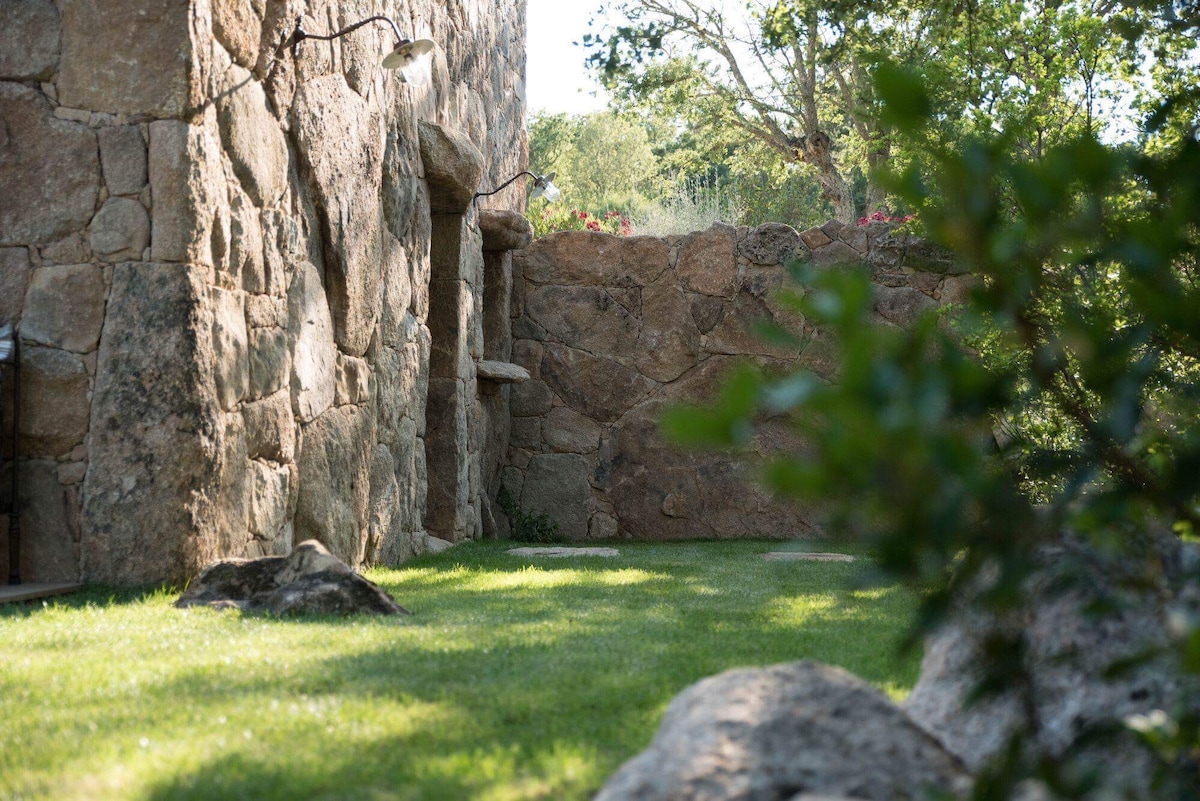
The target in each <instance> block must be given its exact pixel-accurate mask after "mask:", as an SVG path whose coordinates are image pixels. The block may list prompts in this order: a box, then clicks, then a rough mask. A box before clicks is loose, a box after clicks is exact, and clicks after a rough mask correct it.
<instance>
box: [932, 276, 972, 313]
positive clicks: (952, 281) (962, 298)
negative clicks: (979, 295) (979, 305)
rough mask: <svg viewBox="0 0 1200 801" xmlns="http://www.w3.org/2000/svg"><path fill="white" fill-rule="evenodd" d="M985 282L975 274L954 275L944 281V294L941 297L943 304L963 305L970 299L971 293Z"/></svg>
mask: <svg viewBox="0 0 1200 801" xmlns="http://www.w3.org/2000/svg"><path fill="white" fill-rule="evenodd" d="M982 286H983V282H982V281H981V280H979V277H978V276H974V275H952V276H949V277H947V278H946V280H945V281H943V282H942V295H941V297H940V298H939V300H940V301H941V303H942V304H943V305H945V304H951V305H956V306H958V305H962V304H964V303H966V302H967V301H968V300H970V297H971V293H972V292H974V291H975V290H977V289H979V288H981V287H982Z"/></svg>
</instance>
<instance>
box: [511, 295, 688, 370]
mask: <svg viewBox="0 0 1200 801" xmlns="http://www.w3.org/2000/svg"><path fill="white" fill-rule="evenodd" d="M525 303H526V310H527V313H528V314H529V316H530V317H531V318H532V319H533V320H534V321H535V322H536V323H537V324H538V325H540V326H541V327H542V328H543V329H544V330H545V331H546V335H547V337H548V338H550V339H553V340H557V341H558V342H561V343H563V344H564V345H569V346H570V347H572V348H578V349H580V350H585V351H587V352H588V353H590V354H592V355H595V356H602V357H605V358H609V359H616V360H621V361H632V360H634V359H636V358H638V356H639V355H640V354H641V353H642V351H641V349H640V347H639V345H638V334H639V333H640V332H641V329H642V326H641V323H640V321H639V320H638V318H636V317H634V316H633V315H632V314H630V313H629V311H628V310H627V309H626V308H625V307H624V306H622V305H621V304H620V303H618V302H617V300H616V299H615V298H613V297H612V295H611V294H609V292H608V291H607V290H606V289H605V288H604V287H596V286H556V285H554V284H547V285H546V286H531V287H529V289H528V293H527V295H526V300H525ZM672 325H674V322H673V323H672Z"/></svg>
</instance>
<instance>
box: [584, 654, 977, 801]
mask: <svg viewBox="0 0 1200 801" xmlns="http://www.w3.org/2000/svg"><path fill="white" fill-rule="evenodd" d="M969 783H970V778H969V776H968V774H967V772H966V770H965V769H964V767H963V765H962V763H961V762H959V760H958V759H957V758H956V757H954V756H953V755H952V754H950V753H949V752H948V751H947V750H945V749H944V748H943V747H942V746H941V745H940V744H939V743H938V742H937V741H936V740H935V739H933V738H932V737H930V736H929V735H928V734H926V733H925V732H923V731H922V730H921V729H920V728H918V727H917V726H916V725H915V724H914V723H913V722H912V721H911V720H909V719H908V717H907V716H906V715H905V714H904V712H903V711H902V710H900V709H899V708H898V707H897V706H896V705H895V704H893V703H892V702H891V701H890V700H889V699H888V698H887V696H885V695H884V694H883V693H881V692H880V691H878V690H876V689H875V688H874V687H872V686H871V685H869V684H868V683H867V682H865V681H863V680H862V679H859V678H857V677H855V676H853V675H851V674H849V673H847V672H846V671H844V670H841V669H840V668H835V667H830V666H828V665H821V664H818V663H816V662H808V661H804V662H793V663H790V664H785V665H775V666H773V667H769V668H764V669H750V670H731V671H728V672H726V673H722V674H720V675H718V676H712V677H710V678H707V679H704V680H703V681H700V682H698V683H697V684H693V685H692V686H691V687H689V688H687V689H686V690H684V691H683V692H682V693H680V694H679V695H678V696H676V697H675V699H674V700H673V701H671V704H670V706H668V707H667V711H666V713H665V714H664V715H663V720H662V724H661V725H660V726H659V730H658V733H657V734H656V735H655V737H654V740H653V742H651V743H650V747H649V748H647V749H646V750H645V751H643V752H642V753H641V754H640V755H638V756H637V757H634V758H633V759H632V760H630V761H629V762H626V763H625V765H623V766H622V767H621V769H620V770H619V771H617V773H616V774H615V775H614V776H613V777H612V778H611V779H610V780H609V781H608V783H607V784H606V785H605V786H604V788H603V789H602V790H601V791H600V793H599V795H597V796H596V801H631V800H633V799H636V800H637V801H657V800H658V799H661V800H662V801H668V799H670V800H671V801H674V800H675V799H688V800H689V801H735V800H736V801H776V799H791V798H794V797H796V796H800V797H804V794H806V793H807V794H819V795H820V796H835V797H836V796H846V797H852V798H857V799H863V801H899V800H900V799H924V798H928V797H929V794H930V793H931V792H942V793H948V794H951V795H952V796H953V795H956V794H961V793H962V792H964V791H965V790H966V789H967V788H968V786H969Z"/></svg>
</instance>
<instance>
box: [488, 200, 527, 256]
mask: <svg viewBox="0 0 1200 801" xmlns="http://www.w3.org/2000/svg"><path fill="white" fill-rule="evenodd" d="M479 230H480V233H482V234H483V249H484V250H487V251H497V250H520V249H521V248H526V247H529V243H530V242H532V241H533V226H532V225H530V224H529V220H527V219H525V215H524V214H521V213H520V212H519V211H512V210H510V209H481V210H480V212H479Z"/></svg>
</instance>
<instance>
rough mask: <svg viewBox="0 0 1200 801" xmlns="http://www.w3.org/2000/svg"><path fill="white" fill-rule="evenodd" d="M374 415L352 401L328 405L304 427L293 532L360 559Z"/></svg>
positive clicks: (344, 557)
mask: <svg viewBox="0 0 1200 801" xmlns="http://www.w3.org/2000/svg"><path fill="white" fill-rule="evenodd" d="M373 438H374V418H373V416H372V415H371V413H370V412H369V411H368V410H365V409H361V408H359V407H358V406H341V407H337V408H333V409H329V410H328V411H326V412H325V413H324V414H323V415H321V416H320V417H318V418H317V419H316V420H314V421H313V422H312V423H310V424H308V425H306V426H305V427H304V436H303V445H302V446H301V448H300V453H299V454H298V456H297V460H296V463H297V466H298V467H299V468H300V486H299V495H298V497H297V503H296V517H295V529H296V537H297V538H298V539H301V540H307V539H315V540H318V541H320V542H321V543H322V544H324V545H325V546H326V547H327V548H329V550H330V552H331V553H333V554H334V555H335V556H337V557H338V558H339V559H342V560H343V561H345V562H347V563H348V564H350V565H353V566H357V565H360V564H362V559H363V554H364V549H365V546H366V537H367V533H368V524H369V510H370V492H371V450H372V446H373V442H372V440H373Z"/></svg>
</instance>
